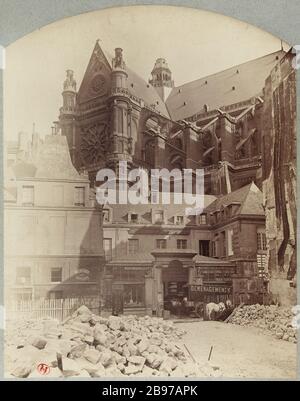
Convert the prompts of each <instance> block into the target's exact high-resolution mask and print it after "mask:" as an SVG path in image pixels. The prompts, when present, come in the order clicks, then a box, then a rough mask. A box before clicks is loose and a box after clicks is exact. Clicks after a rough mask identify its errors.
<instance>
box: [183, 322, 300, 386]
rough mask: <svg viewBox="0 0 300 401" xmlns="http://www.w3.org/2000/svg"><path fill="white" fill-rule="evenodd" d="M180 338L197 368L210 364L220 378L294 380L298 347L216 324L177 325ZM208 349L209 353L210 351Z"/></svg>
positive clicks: (255, 331) (252, 330)
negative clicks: (184, 332) (206, 363)
mask: <svg viewBox="0 0 300 401" xmlns="http://www.w3.org/2000/svg"><path fill="white" fill-rule="evenodd" d="M180 323H181V324H180V328H181V329H184V330H186V331H187V334H185V336H184V338H183V342H184V344H185V345H186V346H187V348H188V350H189V351H190V353H191V355H192V357H193V358H195V360H196V361H197V362H199V363H200V364H203V363H205V362H206V361H207V360H208V358H209V354H210V352H211V357H210V364H211V365H212V366H215V367H216V368H219V369H220V372H222V376H221V377H223V378H256V379H257V378H260V379H264V378H265V379H270V378H272V379H295V378H296V366H297V344H293V343H289V342H287V341H283V340H277V339H275V338H273V337H272V336H271V335H268V334H266V333H263V332H261V330H259V329H257V328H255V327H244V326H238V325H233V324H228V323H223V322H215V321H210V322H209V321H198V322H197V321H196V322H195V321H193V322H180ZM211 347H213V348H212V351H211Z"/></svg>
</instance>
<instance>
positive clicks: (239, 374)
mask: <svg viewBox="0 0 300 401" xmlns="http://www.w3.org/2000/svg"><path fill="white" fill-rule="evenodd" d="M293 45H294V44H291V43H286V42H285V41H284V40H282V39H281V38H280V37H275V36H273V35H272V34H270V33H268V32H266V31H264V30H261V29H259V28H257V27H255V26H253V25H250V24H248V23H247V22H243V21H240V20H238V19H234V18H231V17H228V16H225V15H221V14H217V13H213V12H209V11H202V10H197V9H192V8H185V7H175V6H174V7H173V6H163V5H161V6H155V5H148V6H146V5H145V6H143V5H140V6H126V7H112V8H106V9H102V10H97V11H93V12H88V13H83V14H80V15H77V16H73V17H69V18H64V19H60V20H58V21H56V22H53V23H51V24H48V25H45V26H43V27H42V28H40V29H38V30H35V31H33V32H31V33H29V34H28V35H26V36H24V37H22V38H20V39H18V40H16V41H14V42H13V43H12V44H10V45H9V46H7V48H6V52H5V70H3V87H4V92H3V93H4V96H3V111H4V113H3V116H4V124H3V128H4V130H3V131H4V138H3V170H4V183H3V188H4V189H3V203H4V205H3V209H4V235H3V238H4V297H5V299H4V310H5V330H4V376H5V378H7V379H11V380H20V379H29V380H30V379H41V380H47V379H49V380H51V379H52V380H54V379H64V378H68V379H69V378H72V379H75V380H80V379H95V380H111V379H112V378H113V379H116V380H135V379H137V378H139V379H141V380H146V379H147V380H167V379H169V380H175V379H177V378H178V379H193V380H198V379H204V380H215V379H274V380H275V379H288V380H295V379H296V377H297V332H298V329H299V325H300V306H298V305H297V280H296V278H297V259H296V250H297V244H296V236H297V206H296V175H297V165H296V164H297V163H296V155H297V141H296V137H297V131H296V127H297V121H296V110H297V95H296V68H295V63H296V61H295V57H296V54H295V48H294V47H293Z"/></svg>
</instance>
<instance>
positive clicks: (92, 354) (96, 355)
mask: <svg viewBox="0 0 300 401" xmlns="http://www.w3.org/2000/svg"><path fill="white" fill-rule="evenodd" d="M83 356H84V357H85V359H86V360H88V361H89V362H91V363H94V364H96V363H97V362H98V361H99V359H100V352H99V351H97V350H96V349H93V348H90V349H87V350H86V351H85V353H84V354H83Z"/></svg>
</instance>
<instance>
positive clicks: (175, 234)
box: [14, 41, 286, 316]
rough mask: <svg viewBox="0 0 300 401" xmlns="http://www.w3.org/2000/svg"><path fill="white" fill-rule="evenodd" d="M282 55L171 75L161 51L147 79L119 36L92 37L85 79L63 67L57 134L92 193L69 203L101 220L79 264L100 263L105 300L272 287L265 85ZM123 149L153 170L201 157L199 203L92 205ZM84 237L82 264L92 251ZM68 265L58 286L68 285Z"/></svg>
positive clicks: (196, 163)
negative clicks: (179, 80)
mask: <svg viewBox="0 0 300 401" xmlns="http://www.w3.org/2000/svg"><path fill="white" fill-rule="evenodd" d="M285 57H286V55H285V53H284V52H283V51H282V50H280V51H278V52H275V53H272V54H269V55H266V56H264V57H261V58H259V59H256V60H252V61H249V62H247V63H244V64H241V65H238V66H234V67H232V68H230V69H228V70H225V71H221V72H219V73H217V74H214V75H211V76H208V77H204V78H201V79H199V80H195V81H193V82H187V83H185V84H184V85H180V86H176V77H174V76H173V74H172V70H171V66H169V65H168V63H167V61H166V60H165V59H163V58H158V59H157V60H156V61H155V63H154V66H153V69H152V71H151V78H150V79H149V81H148V82H147V81H145V80H144V79H143V78H141V77H140V76H139V75H138V74H136V73H135V72H134V71H133V70H132V69H131V68H129V66H128V65H127V62H126V54H125V53H124V52H123V50H122V49H121V48H117V49H115V51H114V54H113V55H110V54H108V53H107V52H106V51H105V50H104V49H102V48H101V46H100V44H99V41H97V42H96V44H95V47H94V49H93V51H92V54H91V57H90V60H89V62H88V63H87V64H88V65H87V69H86V72H85V74H84V77H83V79H82V82H81V84H80V85H78V84H77V82H76V80H75V78H76V74H75V73H74V72H73V71H72V70H68V71H67V76H66V80H65V81H64V83H63V92H62V97H63V104H62V107H61V108H60V110H59V118H58V121H57V122H55V126H54V127H53V130H52V140H51V141H54V142H55V140H58V141H59V140H60V139H59V138H60V137H61V136H63V137H64V139H65V140H66V142H67V145H68V149H69V154H70V158H71V161H72V164H73V166H74V167H75V169H76V170H77V172H78V174H79V176H78V177H88V180H89V186H90V188H89V195H87V193H86V195H85V196H86V199H89V203H87V202H84V204H83V203H81V204H79V203H77V204H72V205H71V207H72V210H71V212H72V213H73V214H75V215H76V214H78V213H79V212H80V210H82V214H84V213H85V215H86V216H88V217H87V218H90V226H92V227H93V229H92V230H95V229H96V228H95V227H96V226H97V228H98V229H99V232H98V234H97V235H98V236H97V238H98V239H99V240H98V242H97V244H95V241H94V240H93V241H94V242H93V244H95V250H94V254H93V255H91V257H90V259H89V261H90V262H89V263H85V264H84V269H85V273H86V272H89V271H90V270H91V271H92V272H93V280H92V281H91V283H92V285H93V287H92V289H93V291H92V292H93V294H97V295H98V296H99V299H100V300H101V308H102V309H104V310H107V311H109V312H111V311H113V310H115V309H118V310H119V311H121V312H122V313H137V314H138V313H140V314H150V315H158V316H162V315H163V313H164V310H170V305H171V303H172V301H180V302H181V301H182V299H183V298H185V297H187V298H188V300H189V301H195V302H204V303H206V302H210V301H214V302H220V301H224V302H225V301H226V300H228V299H230V300H231V301H232V302H233V303H234V304H240V303H242V302H244V303H257V302H264V301H265V300H266V299H267V297H268V250H267V237H266V230H265V226H266V213H265V209H264V199H263V193H262V189H263V179H265V176H264V171H263V169H264V166H263V163H262V157H263V154H264V151H265V147H266V146H267V144H265V143H264V115H265V113H267V112H268V110H267V109H266V106H265V102H264V97H265V89H264V88H265V81H266V79H267V78H268V76H269V75H270V72H271V70H272V69H274V68H276V66H277V65H278V64H279V63H281V60H282V59H284V58H285ZM51 141H50V142H51ZM48 142H49V139H48ZM45 146H46V144H45ZM121 161H126V162H127V165H128V168H129V169H133V168H139V167H140V168H143V169H146V170H147V171H149V170H150V169H154V168H156V169H163V168H166V169H168V170H173V169H179V170H180V171H182V170H183V169H192V170H193V171H195V170H196V169H203V171H204V192H205V195H204V210H203V212H202V213H201V214H200V215H197V216H187V215H186V214H185V208H186V207H187V205H185V204H181V205H176V204H172V203H171V204H170V205H164V204H161V203H157V204H155V205H153V204H148V205H130V204H126V205H112V204H108V205H105V206H104V207H101V206H99V205H97V202H96V201H95V188H96V186H97V185H98V184H99V183H98V182H97V180H96V175H97V172H98V171H99V170H100V169H102V168H111V169H113V170H114V171H116V172H117V171H118V168H119V165H120V162H121ZM14 163H15V164H18V161H14ZM22 179H24V177H22ZM53 179H54V177H53ZM75 187H76V186H75ZM172 188H173V186H172V183H171V191H172ZM86 191H87V190H86ZM87 205H88V206H89V210H86V207H87ZM31 206H32V207H33V206H34V201H33V205H31ZM22 207H24V206H22ZM25 208H26V205H25ZM84 208H85V209H84ZM85 210H86V211H85ZM93 216H97V219H96V220H95V219H93ZM99 219H100V220H99ZM34 221H35V223H36V224H38V217H37V218H35V219H34ZM87 221H88V220H87ZM77 229H78V230H79V231H80V227H79V226H78V228H77ZM86 232H87V230H85V233H86ZM93 232H94V231H93ZM69 235H70V236H72V233H71V232H69ZM78 235H79V234H78ZM79 236H80V235H79ZM85 237H88V238H91V237H90V234H89V235H88V236H87V235H86V236H85ZM90 240H91V239H90ZM68 241H69V240H67V241H66V243H68ZM78 249H79V251H78V252H79V254H78V255H77V256H78V260H76V265H80V259H81V258H82V259H84V258H86V257H87V255H84V252H83V253H82V255H81V254H80V252H81V250H82V249H83V248H82V247H80V246H79V247H78ZM77 256H76V257H77ZM40 257H41V258H43V257H47V255H40ZM84 260H85V259H84ZM56 268H60V266H56ZM62 269H63V270H62V276H61V277H64V280H62V282H61V283H56V285H55V290H56V291H57V292H58V293H59V294H60V296H61V297H67V296H68V294H67V292H66V291H65V290H64V289H65V288H66V285H65V284H66V283H67V281H68V272H67V271H66V270H65V269H64V268H63V267H62ZM76 272H77V270H76ZM88 275H89V276H90V274H88ZM45 288H46V287H45ZM72 288H73V287H72ZM74 288H75V286H74ZM76 288H78V295H79V296H82V295H85V293H86V295H89V294H88V293H87V292H88V291H91V289H88V288H89V287H88V286H87V284H86V283H84V282H82V283H80V280H79V281H78V283H77V286H76ZM49 290H50V288H48V287H47V291H49ZM39 291H40V292H39V294H40V296H41V297H47V292H45V294H42V292H41V290H39Z"/></svg>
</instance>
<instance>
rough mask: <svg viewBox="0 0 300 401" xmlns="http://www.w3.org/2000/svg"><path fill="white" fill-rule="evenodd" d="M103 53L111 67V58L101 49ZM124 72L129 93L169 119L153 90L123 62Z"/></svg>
mask: <svg viewBox="0 0 300 401" xmlns="http://www.w3.org/2000/svg"><path fill="white" fill-rule="evenodd" d="M101 50H102V52H103V53H104V55H105V57H106V59H107V61H108V63H109V65H110V67H112V59H113V56H112V55H111V54H110V53H109V52H107V51H106V50H105V49H103V48H101ZM125 70H126V72H127V74H128V79H127V84H128V90H129V92H130V93H131V94H132V95H133V96H135V97H137V98H140V99H142V100H143V101H144V102H145V103H146V104H147V105H148V106H151V105H155V109H156V110H157V111H159V112H160V113H161V114H163V115H164V116H166V117H168V118H170V115H169V112H168V109H167V107H166V105H165V103H164V102H163V101H162V99H161V98H160V96H159V95H158V93H157V92H156V90H155V88H154V87H153V86H152V85H150V84H149V83H147V82H146V81H145V80H144V79H143V78H142V77H140V76H139V75H138V74H137V73H136V72H134V71H133V70H132V69H131V68H130V67H129V66H128V65H127V64H126V60H125Z"/></svg>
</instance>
